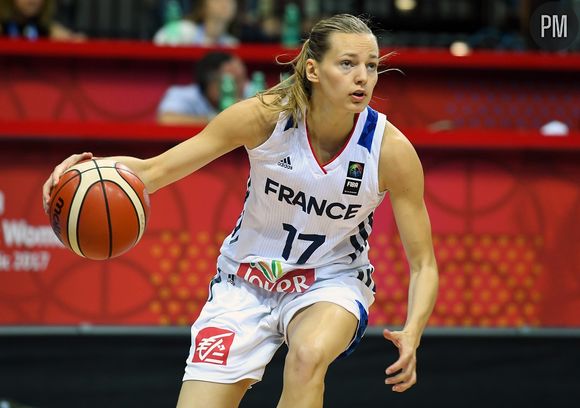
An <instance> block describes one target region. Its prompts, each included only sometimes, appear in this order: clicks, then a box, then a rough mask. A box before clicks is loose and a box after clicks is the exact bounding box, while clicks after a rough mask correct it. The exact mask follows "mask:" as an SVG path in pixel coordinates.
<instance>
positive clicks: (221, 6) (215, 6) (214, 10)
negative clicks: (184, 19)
mask: <svg viewBox="0 0 580 408" xmlns="http://www.w3.org/2000/svg"><path fill="white" fill-rule="evenodd" d="M236 9H237V3H236V0H211V1H210V0H207V1H206V2H205V17H206V18H212V19H219V20H223V21H227V22H230V21H232V20H233V18H234V17H235V15H236Z"/></svg>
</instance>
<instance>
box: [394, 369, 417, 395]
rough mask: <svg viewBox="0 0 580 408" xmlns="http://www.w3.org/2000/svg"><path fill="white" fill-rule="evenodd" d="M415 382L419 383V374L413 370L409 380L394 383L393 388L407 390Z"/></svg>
mask: <svg viewBox="0 0 580 408" xmlns="http://www.w3.org/2000/svg"><path fill="white" fill-rule="evenodd" d="M415 384H417V375H416V373H415V371H414V370H413V375H411V377H410V378H409V380H408V381H404V382H402V383H399V384H395V385H393V388H392V389H393V391H395V392H405V391H407V390H408V389H409V388H411V387H412V386H413V385H415Z"/></svg>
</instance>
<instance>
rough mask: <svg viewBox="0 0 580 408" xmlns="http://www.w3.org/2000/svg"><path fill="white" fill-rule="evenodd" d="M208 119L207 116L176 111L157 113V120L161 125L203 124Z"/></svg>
mask: <svg viewBox="0 0 580 408" xmlns="http://www.w3.org/2000/svg"><path fill="white" fill-rule="evenodd" d="M209 120H210V118H209V117H208V116H194V115H187V114H185V113H177V112H161V113H160V114H159V115H157V122H158V123H160V124H162V125H205V124H207V123H208V122H209Z"/></svg>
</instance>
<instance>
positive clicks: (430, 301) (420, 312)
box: [403, 263, 439, 346]
mask: <svg viewBox="0 0 580 408" xmlns="http://www.w3.org/2000/svg"><path fill="white" fill-rule="evenodd" d="M438 287H439V276H438V272H437V265H435V264H434V263H433V265H429V266H424V267H422V268H421V269H420V270H418V271H412V272H411V279H410V282H409V301H408V308H407V321H406V323H405V327H404V329H403V330H405V331H407V332H409V333H412V334H413V335H414V337H415V338H416V346H419V341H420V338H421V335H422V334H423V330H424V329H425V326H426V325H427V321H428V320H429V317H430V316H431V312H432V311H433V307H434V306H435V300H436V299H437V290H438Z"/></svg>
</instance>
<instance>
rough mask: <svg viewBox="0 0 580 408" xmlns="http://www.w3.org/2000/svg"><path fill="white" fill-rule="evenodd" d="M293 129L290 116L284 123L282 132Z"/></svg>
mask: <svg viewBox="0 0 580 408" xmlns="http://www.w3.org/2000/svg"><path fill="white" fill-rule="evenodd" d="M293 127H294V119H292V116H290V118H288V121H287V122H286V126H284V132H285V131H287V130H288V129H290V128H293Z"/></svg>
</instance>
